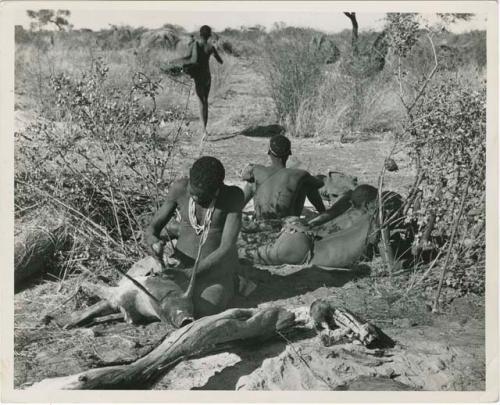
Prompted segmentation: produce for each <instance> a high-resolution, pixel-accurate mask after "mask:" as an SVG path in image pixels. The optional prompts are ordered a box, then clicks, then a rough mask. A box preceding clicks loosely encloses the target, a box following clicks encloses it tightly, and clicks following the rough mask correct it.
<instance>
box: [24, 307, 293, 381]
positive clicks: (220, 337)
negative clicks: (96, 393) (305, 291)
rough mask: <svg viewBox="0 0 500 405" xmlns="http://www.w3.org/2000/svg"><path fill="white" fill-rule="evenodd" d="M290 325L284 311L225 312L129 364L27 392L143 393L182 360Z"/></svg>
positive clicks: (182, 331)
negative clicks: (125, 391)
mask: <svg viewBox="0 0 500 405" xmlns="http://www.w3.org/2000/svg"><path fill="white" fill-rule="evenodd" d="M294 324H295V315H294V314H293V313H291V312H288V311H287V310H285V309H284V308H279V307H278V308H266V309H262V310H259V309H240V308H236V309H228V310H227V311H224V312H222V313H220V314H217V315H212V316H207V317H205V318H201V319H198V320H197V321H195V322H193V323H191V324H189V325H186V326H185V327H183V328H181V329H178V330H176V331H174V332H173V333H172V334H170V335H169V336H167V338H165V340H164V341H163V342H162V343H161V344H160V345H159V346H158V347H157V348H156V349H154V350H153V351H151V352H149V353H148V354H147V355H146V356H144V357H142V358H140V359H138V360H136V361H134V362H133V363H130V364H126V365H120V366H111V367H103V368H96V369H93V370H89V371H86V372H83V373H80V374H75V375H71V376H67V377H57V378H49V379H46V380H43V381H41V382H39V383H37V384H35V385H33V386H32V387H31V389H35V390H40V389H42V390H59V389H75V390H85V389H144V388H146V387H149V386H150V385H151V384H152V383H154V382H155V380H157V379H158V378H159V377H161V376H163V375H164V374H165V373H166V372H167V371H168V370H169V369H171V368H173V367H174V366H175V365H176V364H178V363H179V362H181V361H182V360H185V359H188V358H192V357H200V356H201V355H206V354H208V353H211V352H214V351H217V350H220V348H221V346H222V347H225V346H227V344H229V343H235V342H237V341H241V340H246V339H256V338H258V339H266V338H270V337H272V336H273V335H275V334H276V332H278V331H283V330H285V329H288V328H291V327H293V326H294Z"/></svg>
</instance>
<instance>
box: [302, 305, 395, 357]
mask: <svg viewBox="0 0 500 405" xmlns="http://www.w3.org/2000/svg"><path fill="white" fill-rule="evenodd" d="M309 314H310V317H311V319H312V322H313V326H314V329H315V330H316V331H317V332H318V333H319V336H320V338H321V341H322V343H323V345H325V346H331V345H333V344H335V343H337V342H340V341H341V340H342V339H343V338H347V339H349V340H351V341H357V342H359V343H360V344H362V345H364V346H366V347H368V348H387V347H393V346H394V343H395V342H394V341H393V340H392V339H391V338H390V337H389V336H387V335H386V334H385V333H384V332H383V331H382V330H381V329H380V328H378V327H377V326H375V325H373V324H372V323H370V322H367V321H365V320H364V319H363V318H361V317H360V316H359V315H357V314H355V313H353V312H351V311H349V310H347V309H345V308H336V307H334V306H333V305H332V303H330V302H328V301H326V300H323V299H318V300H316V301H314V302H313V303H312V304H311V308H310V310H309Z"/></svg>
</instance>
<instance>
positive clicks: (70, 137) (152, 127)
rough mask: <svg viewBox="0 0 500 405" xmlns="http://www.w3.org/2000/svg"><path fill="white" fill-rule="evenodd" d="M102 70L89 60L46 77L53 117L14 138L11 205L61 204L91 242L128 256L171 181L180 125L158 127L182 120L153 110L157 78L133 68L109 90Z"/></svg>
mask: <svg viewBox="0 0 500 405" xmlns="http://www.w3.org/2000/svg"><path fill="white" fill-rule="evenodd" d="M108 74H109V68H108V66H107V65H106V63H105V62H104V61H103V60H102V59H101V58H97V59H95V60H94V61H93V62H92V64H91V67H90V68H89V69H88V70H85V71H83V73H82V74H81V76H80V77H72V76H69V75H68V74H64V73H61V74H55V75H53V76H52V77H51V78H50V87H51V91H52V92H53V94H54V97H55V104H54V105H53V108H52V112H53V114H52V115H51V116H48V117H46V118H43V119H42V118H39V119H37V120H36V121H35V122H34V123H33V124H32V125H30V126H29V127H28V128H27V129H26V131H24V132H23V133H22V134H21V137H20V138H19V139H18V142H16V144H17V145H16V146H17V147H18V151H17V153H16V164H17V170H16V173H15V184H16V193H15V203H16V205H17V206H19V207H26V206H29V205H32V204H34V203H38V202H39V201H45V202H47V203H49V204H54V205H56V206H58V208H61V207H64V209H67V210H68V211H69V213H70V214H71V215H72V216H74V217H75V218H76V219H75V226H76V227H79V226H81V223H83V224H85V226H87V227H88V229H91V231H88V232H89V235H92V237H93V239H94V243H97V244H98V245H99V244H102V243H103V241H104V242H105V243H106V244H108V245H110V246H111V247H113V248H114V249H115V250H116V249H117V247H119V250H121V251H122V252H123V253H125V252H126V253H127V255H126V256H127V257H128V258H129V259H130V260H131V259H133V258H134V257H138V255H139V254H140V252H141V246H140V244H139V238H140V233H141V230H142V229H143V228H144V225H145V218H146V217H147V216H148V215H150V213H151V209H155V204H159V202H160V200H161V196H162V195H163V193H164V191H165V190H166V188H167V187H168V185H169V183H170V181H171V178H172V170H173V168H172V159H173V157H174V155H175V153H177V152H178V150H177V149H176V144H177V139H178V137H179V135H180V132H181V130H182V127H181V126H179V128H178V130H176V131H170V132H166V131H165V130H164V129H163V127H164V125H165V123H166V122H168V121H172V120H174V119H179V118H182V117H180V116H179V115H178V114H176V113H173V112H170V111H164V112H159V111H158V110H157V109H156V101H155V99H156V96H157V95H158V92H159V90H160V86H159V83H158V82H157V81H154V80H151V79H150V78H149V77H147V76H146V75H144V74H142V73H139V72H138V73H135V74H134V75H133V77H132V79H131V80H130V82H129V86H128V88H117V87H115V86H113V85H110V84H109V83H108ZM23 140H28V142H25V141H23ZM77 223H78V224H77ZM82 229H83V228H82ZM82 229H77V231H78V232H81V231H82ZM85 229H87V228H85ZM96 235H97V240H95V239H96ZM90 240H92V238H89V243H90ZM99 250H100V249H99V248H96V252H99Z"/></svg>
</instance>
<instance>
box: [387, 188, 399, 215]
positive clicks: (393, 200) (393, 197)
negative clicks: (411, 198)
mask: <svg viewBox="0 0 500 405" xmlns="http://www.w3.org/2000/svg"><path fill="white" fill-rule="evenodd" d="M382 202H383V204H384V208H385V209H386V210H387V211H389V212H390V213H394V212H396V211H398V210H399V209H400V208H401V207H402V205H403V197H401V195H400V194H398V193H396V192H394V191H384V192H383V193H382Z"/></svg>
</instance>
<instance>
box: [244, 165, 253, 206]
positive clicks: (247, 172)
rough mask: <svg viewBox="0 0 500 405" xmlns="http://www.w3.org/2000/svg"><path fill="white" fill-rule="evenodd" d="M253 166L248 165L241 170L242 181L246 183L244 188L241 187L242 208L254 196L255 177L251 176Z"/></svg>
mask: <svg viewBox="0 0 500 405" xmlns="http://www.w3.org/2000/svg"><path fill="white" fill-rule="evenodd" d="M253 169H254V165H253V164H249V165H248V166H247V167H245V168H244V169H243V172H242V173H241V178H242V180H245V181H246V182H247V183H246V184H245V187H243V195H244V197H243V207H245V206H246V205H247V204H248V202H249V201H250V200H251V199H252V198H253V196H254V194H255V177H254V174H253Z"/></svg>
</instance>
